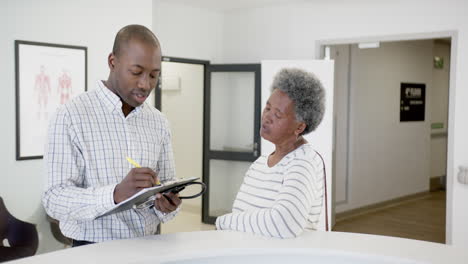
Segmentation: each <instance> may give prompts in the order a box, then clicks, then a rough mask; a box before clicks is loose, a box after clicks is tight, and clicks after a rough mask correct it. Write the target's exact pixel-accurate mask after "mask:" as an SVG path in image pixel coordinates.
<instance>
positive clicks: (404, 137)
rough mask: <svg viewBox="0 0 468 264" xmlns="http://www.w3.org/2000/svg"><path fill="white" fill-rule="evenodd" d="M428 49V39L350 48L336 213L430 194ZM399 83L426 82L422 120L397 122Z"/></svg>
mask: <svg viewBox="0 0 468 264" xmlns="http://www.w3.org/2000/svg"><path fill="white" fill-rule="evenodd" d="M432 49H433V42H432V41H431V40H424V41H404V42H383V43H381V44H380V48H378V49H359V48H358V47H357V45H351V56H350V57H351V82H350V85H351V88H350V89H351V97H350V116H349V118H350V120H349V124H350V130H349V131H350V135H349V140H350V141H349V152H350V156H349V158H350V167H349V175H348V177H349V183H350V184H349V189H348V191H349V200H348V203H347V204H343V205H339V206H337V207H336V211H337V212H342V211H346V210H350V209H354V208H358V207H362V206H366V205H370V204H374V203H378V202H382V201H387V200H391V199H394V198H398V197H401V196H405V195H410V194H414V193H419V192H422V191H427V190H429V176H430V174H429V168H430V120H431V118H430V113H431V112H430V111H429V110H430V109H431V104H430V102H431V98H432V97H431V89H432ZM401 82H410V83H424V84H426V107H425V110H426V112H425V120H424V121H418V122H400V112H399V102H400V83H401ZM337 162H338V161H337Z"/></svg>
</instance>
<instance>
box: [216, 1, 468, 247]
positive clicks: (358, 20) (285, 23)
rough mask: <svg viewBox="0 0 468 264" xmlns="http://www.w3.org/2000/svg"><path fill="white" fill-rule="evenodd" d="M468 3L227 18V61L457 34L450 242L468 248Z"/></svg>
mask: <svg viewBox="0 0 468 264" xmlns="http://www.w3.org/2000/svg"><path fill="white" fill-rule="evenodd" d="M467 9H468V3H467V2H466V1H462V0H449V1H445V2H442V1H436V0H430V1H422V0H415V1H410V2H408V1H402V0H397V1H386V2H382V1H379V2H375V1H371V0H357V1H352V2H349V3H347V2H343V1H322V2H313V3H303V4H295V5H281V6H273V7H265V8H258V9H249V10H237V11H231V12H228V13H227V14H226V20H225V38H224V48H225V50H224V56H223V58H224V59H225V61H226V62H230V63H235V62H259V61H260V60H262V59H308V58H314V57H315V50H316V48H317V47H316V42H317V41H318V40H329V39H346V38H360V37H376V36H377V37H378V36H391V35H399V36H401V35H404V34H415V33H424V32H425V33H431V32H438V31H448V30H455V31H456V32H457V38H456V39H455V41H454V45H455V46H454V47H455V48H454V49H453V50H452V52H453V53H452V55H453V54H456V56H452V60H453V61H454V63H455V65H456V69H454V74H452V75H451V85H452V86H451V87H452V88H453V89H452V90H451V91H450V100H451V101H450V106H449V110H450V111H451V118H452V119H450V120H449V123H450V126H449V140H448V144H449V150H450V151H449V153H448V164H447V171H448V174H447V175H448V178H447V185H448V195H447V204H448V207H447V241H448V242H449V243H453V244H458V245H468V227H467V226H466V224H465V223H466V222H467V221H468V211H466V210H465V208H466V204H465V201H466V200H467V199H468V186H464V185H460V184H459V183H457V182H456V180H454V178H455V173H456V170H455V169H456V168H457V167H458V166H459V165H462V164H463V165H467V164H468V138H467V137H466V135H467V134H468V124H467V123H466V118H465V113H466V112H467V111H468V105H467V104H466V103H465V100H467V99H468V89H465V87H467V86H468V76H467V75H466V74H463V72H466V71H468V65H467V63H468V32H467V30H468V16H467V14H466V10H467Z"/></svg>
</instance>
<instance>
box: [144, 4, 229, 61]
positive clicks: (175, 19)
mask: <svg viewBox="0 0 468 264" xmlns="http://www.w3.org/2000/svg"><path fill="white" fill-rule="evenodd" d="M223 25H224V17H223V13H222V12H219V11H210V10H207V9H203V8H194V7H188V6H185V5H180V4H172V3H170V1H164V0H154V1H153V28H154V32H155V33H156V35H157V36H158V37H159V39H160V41H161V43H162V44H161V45H162V48H163V55H164V56H173V57H179V58H188V59H201V60H209V61H210V62H211V63H216V62H219V61H220V60H221V56H222V51H223V44H224V43H223V40H224V39H223Z"/></svg>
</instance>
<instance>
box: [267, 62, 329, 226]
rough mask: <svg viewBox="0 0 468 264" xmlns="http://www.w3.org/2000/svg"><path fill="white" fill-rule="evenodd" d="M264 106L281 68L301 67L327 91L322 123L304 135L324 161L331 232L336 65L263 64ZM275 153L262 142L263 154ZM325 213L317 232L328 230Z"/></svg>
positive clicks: (271, 145)
mask: <svg viewBox="0 0 468 264" xmlns="http://www.w3.org/2000/svg"><path fill="white" fill-rule="evenodd" d="M261 65H262V106H264V105H265V104H266V101H267V100H268V98H269V96H270V87H271V84H272V82H273V77H274V76H275V74H276V73H277V72H278V71H279V70H281V69H282V68H290V67H294V68H300V69H303V70H306V71H308V72H312V73H314V74H315V75H316V76H317V78H318V79H320V81H321V82H322V85H323V87H324V88H325V98H326V104H325V115H324V117H323V119H322V122H321V123H320V125H319V126H318V127H317V129H316V130H315V131H312V132H311V133H309V134H308V135H306V136H305V138H306V140H307V141H308V142H309V143H311V144H312V146H314V148H315V150H316V151H317V152H319V153H320V154H321V155H322V157H323V159H324V161H325V169H326V187H327V207H328V208H327V212H328V217H327V219H328V227H329V230H331V226H332V225H331V223H332V160H333V142H334V130H333V90H334V86H333V82H334V75H333V74H334V72H333V69H334V62H333V61H331V60H304V61H302V60H301V61H293V60H265V61H262V64H261ZM273 150H274V145H273V144H272V143H271V142H269V141H266V140H264V139H262V140H261V153H262V154H266V155H269V154H270V153H271V152H273ZM324 212H325V210H322V216H321V218H320V219H321V220H322V221H320V224H319V226H318V230H325V221H324V220H325V219H326V218H325V214H324Z"/></svg>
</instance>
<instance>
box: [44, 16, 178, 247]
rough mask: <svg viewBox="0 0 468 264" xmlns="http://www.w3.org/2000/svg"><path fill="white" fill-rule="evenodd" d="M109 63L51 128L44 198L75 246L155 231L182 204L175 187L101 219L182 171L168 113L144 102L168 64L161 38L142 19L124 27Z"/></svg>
mask: <svg viewBox="0 0 468 264" xmlns="http://www.w3.org/2000/svg"><path fill="white" fill-rule="evenodd" d="M108 66H109V69H110V73H109V77H108V79H107V81H98V82H97V83H96V85H95V89H92V90H90V91H88V92H86V93H84V94H81V95H79V96H77V97H75V98H74V99H72V100H71V101H69V102H68V103H66V104H65V105H63V106H61V107H60V108H59V109H58V110H57V112H56V113H55V114H54V116H53V117H52V118H51V120H50V123H49V128H48V136H47V143H46V149H45V155H44V161H45V167H46V175H47V182H46V187H45V191H44V194H43V199H42V200H43V205H44V207H45V209H46V212H47V214H48V215H50V216H51V217H53V218H55V219H57V220H58V221H59V222H60V229H61V231H62V233H63V234H64V235H65V236H67V237H69V238H72V239H73V246H79V245H84V244H89V243H94V242H101V241H106V240H113V239H123V238H133V237H139V236H146V235H152V234H155V233H157V230H158V225H159V224H160V223H161V222H166V221H168V220H170V219H172V218H173V217H174V216H175V214H176V213H177V212H178V211H179V205H180V204H181V200H180V199H179V197H178V195H177V194H172V193H169V194H167V197H168V198H166V197H164V196H161V195H158V196H157V197H156V199H155V201H154V207H151V208H146V209H131V210H127V211H123V212H119V213H115V214H111V215H108V216H104V217H101V218H98V219H95V218H96V217H97V216H99V215H101V214H102V213H103V212H105V211H107V210H109V209H111V208H113V207H115V205H116V204H118V203H119V202H122V201H124V200H125V199H127V198H129V197H131V196H132V195H133V194H135V193H137V192H138V191H140V190H141V189H143V188H147V187H151V186H153V185H154V184H156V182H158V181H161V182H163V183H164V182H165V181H170V180H174V179H175V169H174V159H173V153H172V145H171V133H170V130H169V124H168V121H167V119H166V117H165V116H164V115H163V114H162V113H161V112H159V111H158V110H157V109H155V108H154V107H151V106H150V105H148V104H146V103H145V100H146V99H147V97H148V96H149V94H150V93H151V91H152V90H153V89H154V88H155V86H156V84H157V82H158V78H159V74H160V71H161V47H160V44H159V41H158V39H157V38H156V36H155V35H154V34H153V33H152V32H151V31H150V30H149V29H148V28H146V27H144V26H141V25H129V26H126V27H124V28H122V29H121V30H120V31H119V32H118V33H117V35H116V37H115V41H114V46H113V49H112V53H110V55H109V56H108ZM126 157H131V158H132V159H133V160H135V161H136V162H138V163H139V164H140V165H141V168H134V167H133V165H131V164H130V163H128V162H127V160H126Z"/></svg>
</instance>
